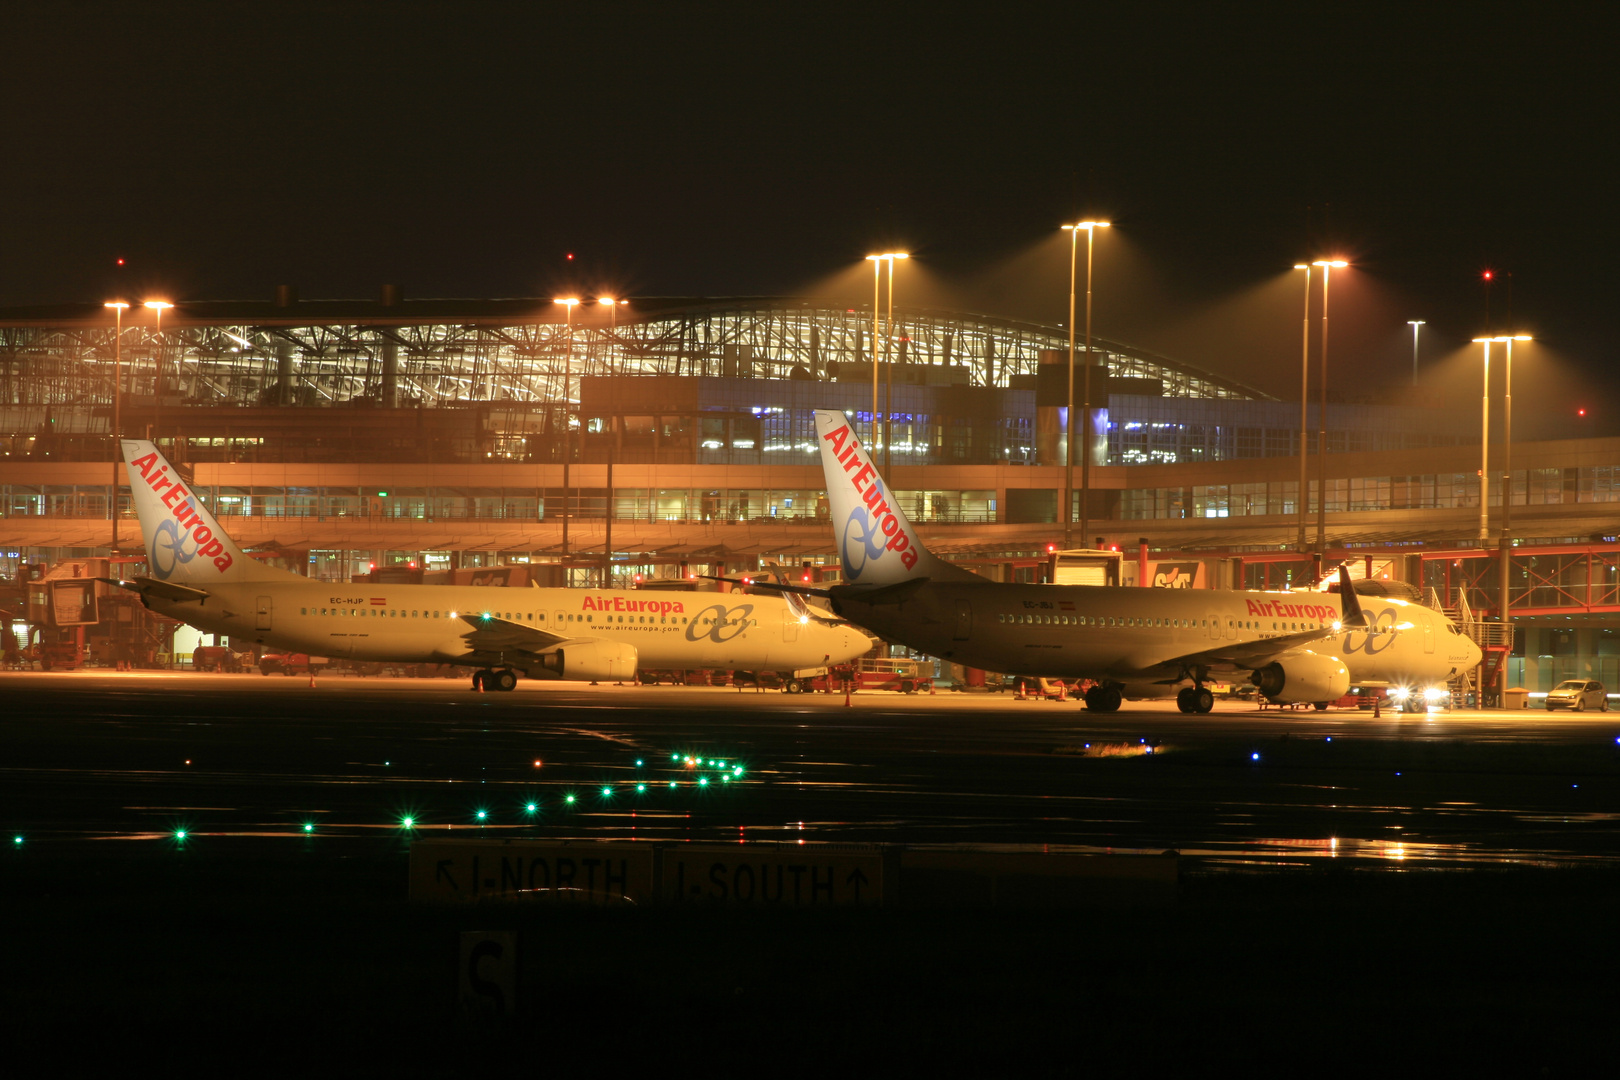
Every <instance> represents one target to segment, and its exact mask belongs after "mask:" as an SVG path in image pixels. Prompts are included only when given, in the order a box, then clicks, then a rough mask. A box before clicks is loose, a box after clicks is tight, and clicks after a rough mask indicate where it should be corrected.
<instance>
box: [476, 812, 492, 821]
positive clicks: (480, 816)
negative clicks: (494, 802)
mask: <svg viewBox="0 0 1620 1080" xmlns="http://www.w3.org/2000/svg"><path fill="white" fill-rule="evenodd" d="M487 817H489V811H488V810H480V811H478V820H479V821H483V820H484V819H485V818H487Z"/></svg>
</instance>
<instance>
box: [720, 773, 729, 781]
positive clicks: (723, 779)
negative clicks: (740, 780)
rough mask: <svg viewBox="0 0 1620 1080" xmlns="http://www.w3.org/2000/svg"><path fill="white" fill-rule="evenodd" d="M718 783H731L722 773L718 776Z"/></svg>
mask: <svg viewBox="0 0 1620 1080" xmlns="http://www.w3.org/2000/svg"><path fill="white" fill-rule="evenodd" d="M720 782H721V783H722V784H729V783H731V777H729V776H727V775H725V774H724V773H722V774H721V775H720Z"/></svg>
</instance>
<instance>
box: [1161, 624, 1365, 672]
mask: <svg viewBox="0 0 1620 1080" xmlns="http://www.w3.org/2000/svg"><path fill="white" fill-rule="evenodd" d="M1343 632H1344V631H1343V629H1342V628H1334V627H1323V628H1322V629H1320V630H1305V631H1301V632H1300V633H1297V634H1282V635H1279V636H1278V637H1271V638H1261V639H1260V640H1258V641H1233V642H1223V643H1221V644H1220V645H1217V646H1215V647H1214V648H1212V649H1201V650H1199V651H1198V652H1191V653H1184V654H1182V655H1181V656H1175V657H1171V658H1170V659H1168V660H1161V661H1159V662H1158V663H1156V664H1154V665H1153V668H1152V670H1160V669H1166V670H1168V669H1175V670H1177V671H1180V670H1181V669H1184V668H1197V667H1203V668H1215V669H1217V670H1224V671H1234V670H1243V671H1254V670H1257V669H1259V668H1263V667H1265V666H1266V665H1267V664H1269V663H1271V662H1272V661H1273V660H1275V659H1277V658H1278V657H1279V656H1282V655H1283V654H1284V653H1289V652H1293V651H1294V650H1295V649H1298V648H1300V647H1302V646H1305V645H1314V644H1316V643H1317V642H1319V641H1328V640H1331V639H1333V638H1336V637H1338V636H1339V635H1340V634H1342V633H1343Z"/></svg>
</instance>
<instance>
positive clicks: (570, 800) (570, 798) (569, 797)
mask: <svg viewBox="0 0 1620 1080" xmlns="http://www.w3.org/2000/svg"><path fill="white" fill-rule="evenodd" d="M563 802H565V803H567V804H568V805H569V806H573V805H574V797H573V796H572V795H564V796H563Z"/></svg>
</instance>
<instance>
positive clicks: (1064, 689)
mask: <svg viewBox="0 0 1620 1080" xmlns="http://www.w3.org/2000/svg"><path fill="white" fill-rule="evenodd" d="M1057 700H1058V701H1068V700H1069V684H1068V683H1066V682H1064V681H1063V680H1062V679H1059V680H1058V695H1057Z"/></svg>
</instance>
